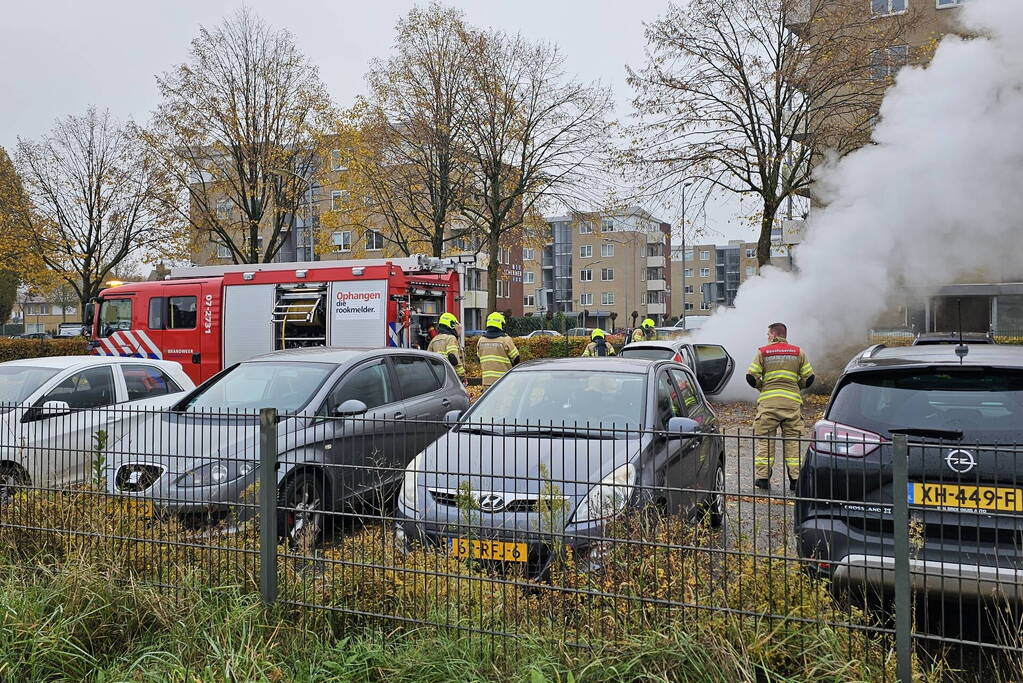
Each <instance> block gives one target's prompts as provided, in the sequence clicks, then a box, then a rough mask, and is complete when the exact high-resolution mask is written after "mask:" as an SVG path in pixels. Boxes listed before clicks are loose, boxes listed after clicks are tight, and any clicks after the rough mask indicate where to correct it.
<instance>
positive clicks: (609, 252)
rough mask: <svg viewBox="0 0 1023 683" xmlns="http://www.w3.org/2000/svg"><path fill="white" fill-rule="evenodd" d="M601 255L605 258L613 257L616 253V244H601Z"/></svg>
mask: <svg viewBox="0 0 1023 683" xmlns="http://www.w3.org/2000/svg"><path fill="white" fill-rule="evenodd" d="M600 255H601V256H603V257H604V258H611V257H612V256H614V255H615V245H613V244H601V245H600Z"/></svg>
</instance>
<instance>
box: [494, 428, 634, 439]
mask: <svg viewBox="0 0 1023 683" xmlns="http://www.w3.org/2000/svg"><path fill="white" fill-rule="evenodd" d="M504 435H505V436H571V437H575V438H582V439H613V438H615V432H613V431H610V430H602V429H600V428H586V427H578V428H572V427H533V428H529V429H513V430H510V431H507V432H504Z"/></svg>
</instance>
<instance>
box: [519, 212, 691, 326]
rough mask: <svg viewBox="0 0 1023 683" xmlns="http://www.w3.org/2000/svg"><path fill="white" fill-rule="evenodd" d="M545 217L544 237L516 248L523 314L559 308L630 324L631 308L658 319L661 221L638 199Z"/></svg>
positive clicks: (665, 260) (666, 287) (666, 265)
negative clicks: (613, 206) (611, 207)
mask: <svg viewBox="0 0 1023 683" xmlns="http://www.w3.org/2000/svg"><path fill="white" fill-rule="evenodd" d="M545 220H546V221H547V225H548V227H549V230H550V233H549V241H548V242H547V244H544V245H542V246H536V247H528V248H526V249H524V253H523V261H522V264H523V271H522V275H523V289H524V297H523V311H524V313H525V314H526V315H531V314H544V313H547V312H551V313H565V314H571V315H572V317H575V318H577V320H578V325H579V326H582V327H606V328H615V327H618V328H620V327H626V326H629V325H631V324H632V313H633V312H635V313H636V317H637V318H638V319H640V320H642V319H643V318H648V317H649V318H653V319H654V320H655V321H657V322H658V323H660V322H661V321H663V320H664V319H665V318H666V317H668V316H669V315H670V310H671V281H672V276H671V267H670V255H671V225H670V224H669V223H666V222H664V221H662V220H660V219H658V218H655V217H654V216H652V215H651V214H650V213H649V212H647V211H646V210H645V209H643V208H641V207H638V206H630V207H627V208H625V209H622V210H620V211H613V212H595V213H578V214H573V215H565V216H549V217H547V218H546V219H545ZM612 314H614V316H615V317H614V320H613V321H612V318H611V316H612Z"/></svg>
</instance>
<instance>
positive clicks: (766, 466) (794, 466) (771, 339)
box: [746, 323, 814, 491]
mask: <svg viewBox="0 0 1023 683" xmlns="http://www.w3.org/2000/svg"><path fill="white" fill-rule="evenodd" d="M787 334H788V329H787V328H786V327H785V325H784V324H783V323H774V324H772V325H771V326H770V327H768V328H767V345H766V346H761V347H760V348H759V349H758V350H757V355H756V356H754V357H753V361H752V362H751V363H750V364H749V368H747V370H746V382H747V383H748V384H749V385H750V386H751V387H753V388H754V389H758V390H759V391H760V396H759V397H757V415H756V418H754V420H753V435H754V436H761V437H765V438H763V439H758V440H757V442H756V447H755V452H754V454H753V466H754V469H755V475H754V476H755V478H756V480H755V481H754V485H755V486H756V487H757V488H760V489H765V490H766V489H770V488H771V467H773V466H774V452H775V448H774V446H775V444H774V442H773V441H772V440H771V437H774V435H775V432H776V431H777V430H778V429H779V428H780V429H781V435H782V441H783V447H782V448H783V451H784V457H785V468H786V469H787V470H788V475H789V489H790V490H792V491H795V490H796V480H797V479H798V478H799V465H800V452H799V450H800V448H799V446H800V444H799V438H800V437H801V436H802V435H803V397H802V395H801V394H800V393H799V392H800V391H801V390H803V389H806V388H808V387H809V386H810V385H811V384H813V380H814V375H813V366H811V365H810V361H809V360H807V358H806V354H805V353H803V350H802V349H800V348H799V347H798V346H793V345H792V344H789V342H788V340H787V339H786V338H785V335H787Z"/></svg>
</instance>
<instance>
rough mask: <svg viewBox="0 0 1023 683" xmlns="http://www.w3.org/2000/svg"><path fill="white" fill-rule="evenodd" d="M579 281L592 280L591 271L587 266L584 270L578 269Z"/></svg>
mask: <svg viewBox="0 0 1023 683" xmlns="http://www.w3.org/2000/svg"><path fill="white" fill-rule="evenodd" d="M579 281H580V282H592V281H593V271H592V270H590V269H589V268H587V269H586V270H580V271H579Z"/></svg>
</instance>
